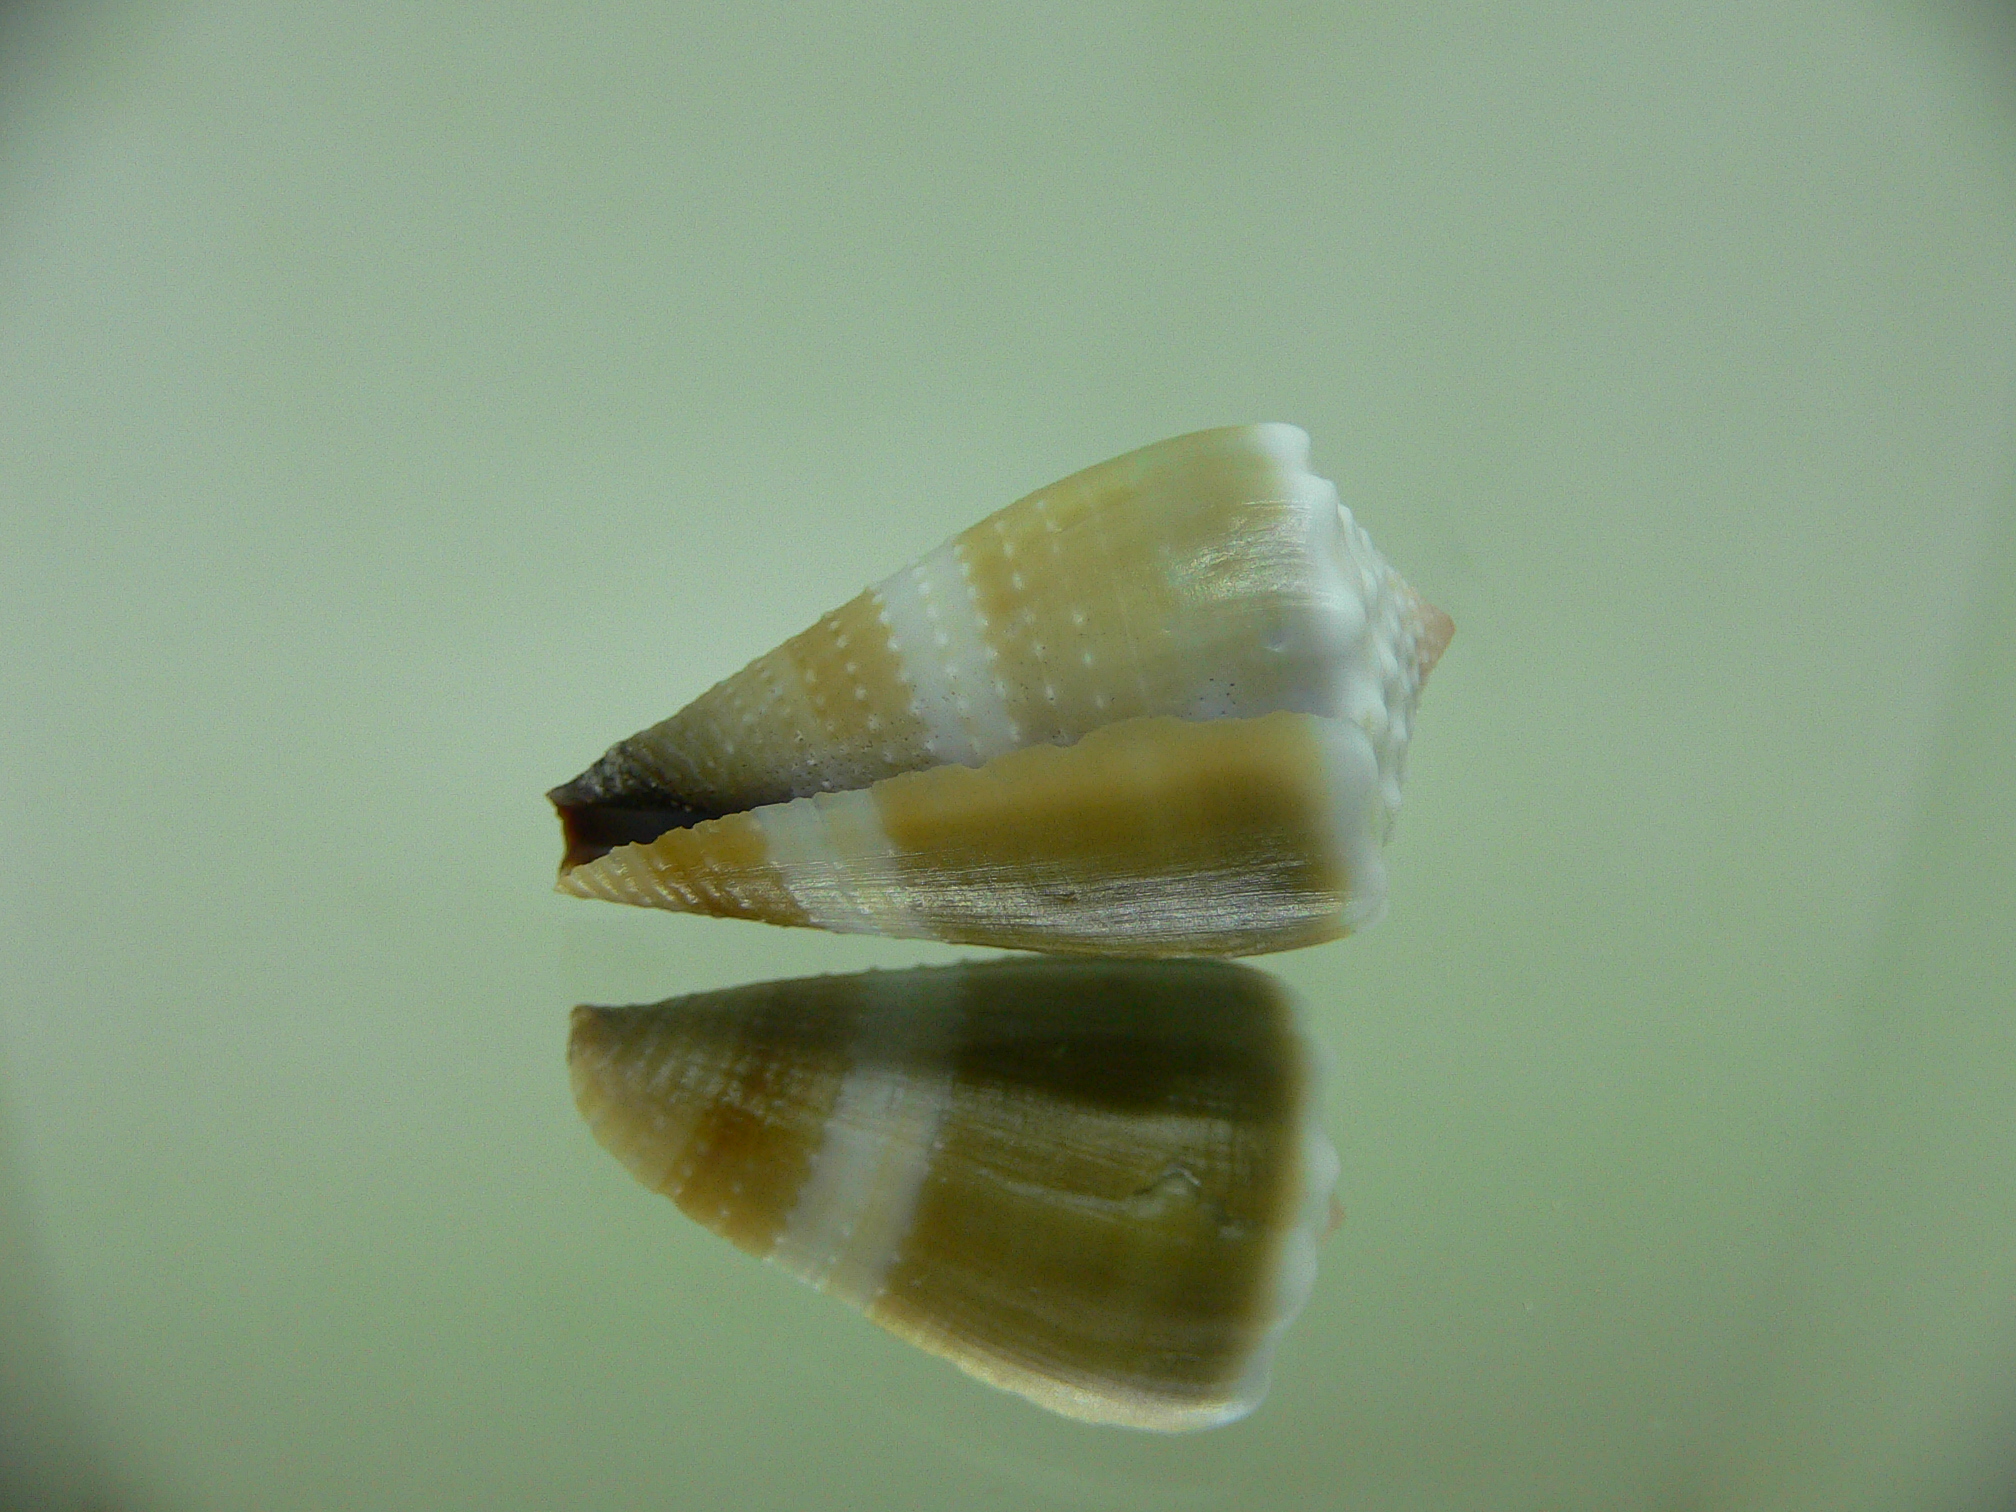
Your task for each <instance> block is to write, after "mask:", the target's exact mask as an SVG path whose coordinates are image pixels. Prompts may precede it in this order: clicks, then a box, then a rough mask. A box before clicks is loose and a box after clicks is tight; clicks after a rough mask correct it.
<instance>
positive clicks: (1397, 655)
mask: <svg viewBox="0 0 2016 1512" xmlns="http://www.w3.org/2000/svg"><path fill="white" fill-rule="evenodd" d="M1307 458H1308V437H1307V436H1306V435H1305V434H1304V433H1303V432H1301V431H1300V430H1297V429H1295V428H1294V427H1292V426H1285V425H1254V426H1237V427H1229V428H1226V429H1221V430H1214V431H1202V432H1198V433H1196V434H1194V435H1190V436H1182V437H1178V438H1176V439H1174V440H1171V441H1165V442H1161V443H1158V444H1157V445H1154V446H1149V447H1144V448H1142V449H1141V450H1139V451H1136V452H1131V453H1129V454H1127V455H1126V456H1123V457H1119V458H1115V459H1114V460H1112V461H1110V462H1106V463H1102V464H1100V465H1099V466H1097V467H1093V468H1089V469H1087V470H1086V471H1084V472H1081V473H1078V474H1075V475H1074V476H1072V477H1070V478H1067V479H1065V480H1063V481H1062V482H1060V483H1057V484H1053V485H1052V486H1050V487H1049V488H1046V489H1041V490H1039V491H1038V492H1036V493H1034V494H1031V495H1029V496H1028V497H1027V498H1025V499H1022V500H1020V501H1019V502H1017V503H1015V504H1011V505H1009V506H1008V507H1007V508H1005V509H1003V510H1001V511H999V512H998V513H996V514H994V515H992V516H990V517H989V518H987V519H985V520H983V521H981V522H980V523H979V524H978V525H975V526H973V527H972V528H971V529H969V530H967V531H965V532H963V533H962V534H961V535H959V536H957V537H955V538H954V539H953V540H952V541H950V542H948V543H947V544H946V545H944V546H942V547H940V548H938V549H937V550H936V551H934V552H931V553H929V554H928V555H926V556H925V557H923V558H922V559H920V560H919V561H918V562H916V563H914V564H913V565H912V566H910V567H908V568H906V569H904V570H903V571H900V572H897V573H895V574H893V575H891V576H890V577H889V578H886V579H884V580H883V581H882V582H881V583H879V584H877V585H876V586H875V587H873V588H870V589H868V590H867V591H865V592H863V593H862V594H860V595H858V596H857V597H856V598H854V599H853V600H851V601H850V602H849V603H847V604H845V605H843V606H841V608H839V609H837V610H835V611H833V612H832V613H830V614H828V615H826V616H824V617H823V618H822V619H820V620H819V621H818V623H816V624H814V625H813V626H811V627H810V628H809V629H807V630H805V631H804V632H802V633H800V634H799V635H796V636H794V637H792V638H791V639H790V640H788V641H786V642H785V643H784V644H783V645H781V646H779V647H778V648H776V649H775V650H773V651H771V652H769V653H767V654H766V655H764V656H762V657H759V658H757V660H756V661H754V662H752V663H751V664H750V665H749V666H748V667H746V668H744V669H743V670H742V671H741V672H739V673H737V674H735V675H734V676H733V677H730V678H728V679H727V680H726V681H724V682H722V683H719V684H717V685H716V686H715V687H714V688H712V689H711V690H709V691H708V692H706V693H704V694H702V695H701V696H700V697H699V698H697V699H695V700H694V701H693V702H692V703H691V704H689V705H687V706H686V707H685V708H684V709H682V710H680V711H679V712H678V713H677V714H675V715H673V716H672V717H671V718H670V719H667V720H665V721H663V722H661V723H660V724H657V725H654V726H652V727H651V728H649V729H647V730H644V731H641V732H639V733H638V734H637V735H634V736H632V737H630V738H629V739H628V740H625V741H622V742H619V743H618V744H617V745H616V746H614V747H612V748H611V749H610V750H609V751H608V753H607V754H605V755H604V756H603V757H602V758H601V759H600V760H599V761H597V762H596V763H595V764H594V765H593V766H591V767H590V768H589V769H588V770H587V771H585V772H583V773H582V774H581V775H580V776H579V777H576V778H575V779H574V780H573V781H571V782H569V783H567V784H565V785H563V786H562V787H560V788H556V789H555V790H554V791H553V793H552V794H551V797H552V799H553V801H554V803H555V805H556V807H558V809H559V810H560V813H561V817H562V822H563V827H564V829H565V832H566V841H567V846H566V858H565V860H564V861H563V863H562V869H561V878H560V886H561V888H562V890H563V891H568V892H572V893H576V894H578V895H581V896H588V897H603V898H611V899H615V900H618V901H624V902H632V903H643V904H649V905H652V906H657V907H665V908H672V909H678V910H682V911H688V912H703V913H714V914H725V915H728V916H732V917H744V918H760V919H766V920H769V921H771V922H775V923H787V924H812V925H817V926H819V927H823V928H829V929H842V930H870V931H874V932H878V933H885V934H899V935H908V936H916V937H922V938H934V939H941V940H948V941H953V942H956V943H967V944H1006V945H1018V946H1024V947H1027V948H1036V949H1062V950H1081V951H1091V952H1095V953H1123V954H1168V955H1176V954H1230V955H1238V954H1252V953H1258V952H1261V951H1267V950H1281V949H1289V948H1293V947H1294V946H1297V945H1303V944H1310V943H1314V942H1315V941H1317V940H1321V939H1327V938H1332V937H1334V936H1335V935H1338V934H1341V933H1345V932H1347V931H1348V930H1349V929H1351V928H1353V927H1355V926H1356V925H1358V924H1360V923H1363V922H1366V921H1368V920H1369V919H1371V918H1373V917H1376V916H1377V913H1378V912H1379V909H1380V906H1381V900H1382V898H1383V889H1384V883H1383V876H1382V874H1381V872H1380V868H1379V864H1378V847H1379V845H1380V844H1381V843H1382V842H1383V841H1384V839H1385V837H1386V833H1387V831H1388V829H1389V828H1390V825H1391V820H1392V815H1393V812H1394V810H1395V809H1396V808H1397V806H1398V803H1399V797H1400V781H1401V775H1402V770H1403V767H1404V759H1405V752H1406V746H1407V740H1408V737H1409V735H1410V734H1411V728H1412V722H1413V717H1414V709H1415V704H1416V700H1417V698H1418V696H1419V692H1420V687H1421V684H1422V681H1423V679H1425V677H1426V676H1427V674H1428V672H1429V670H1430V669H1431V668H1432V667H1433V665H1434V663H1435V660H1436V658H1437V657H1439V655H1440V654H1441V651H1442V649H1443V647H1444V646H1445V645H1446V644H1447V642H1448V639H1449V635H1450V633H1451V626H1450V622H1449V619H1448V617H1447V616H1446V615H1444V614H1442V613H1441V612H1440V611H1439V610H1436V609H1433V608H1432V607H1430V606H1428V605H1426V604H1425V603H1424V602H1423V601H1422V600H1421V599H1420V598H1419V597H1418V595H1416V594H1415V593H1414V591H1413V590H1412V589H1411V588H1410V587H1409V586H1408V585H1407V584H1406V583H1405V582H1404V581H1403V580H1402V579H1401V578H1400V577H1399V575H1398V574H1397V573H1395V572H1394V571H1393V569H1392V568H1391V567H1390V566H1389V565H1387V563H1386V562H1385V560H1384V559H1383V558H1382V557H1380V555H1379V554H1378V552H1377V551H1376V550H1375V549H1374V548H1373V546H1372V544H1371V542H1370V540H1369V539H1367V538H1366V536H1365V534H1364V532H1363V531H1362V530H1360V529H1359V528H1358V527H1357V525H1356V524H1355V523H1354V522H1353V521H1352V519H1351V516H1350V514H1349V512H1348V511H1346V510H1344V509H1343V508H1342V507H1341V506H1340V505H1339V503H1338V500H1337V494H1336V490H1335V489H1334V488H1333V487H1332V486H1331V485H1330V484H1329V483H1328V482H1327V481H1325V480H1324V479H1322V478H1320V477H1317V476H1316V475H1315V474H1313V473H1311V472H1310V471H1309V470H1308V465H1307ZM1290 723H1295V724H1297V726H1298V728H1297V730H1296V732H1295V733H1293V734H1290V733H1288V726H1289V724H1290ZM1205 730H1209V731H1211V732H1212V738H1210V739H1200V738H1198V737H1199V732H1201V731H1205ZM1094 734H1098V735H1100V736H1102V737H1105V743H1104V744H1103V745H1102V744H1101V743H1100V742H1094V741H1091V740H1090V739H1089V737H1091V736H1093V735H1094ZM1291 746H1292V747H1293V748H1294V751H1295V754H1292V755H1291V754H1290V751H1289V748H1290V747H1291ZM1214 763H1215V765H1214ZM1212 771H1215V772H1216V773H1217V776H1216V777H1215V778H1213V777H1210V776H1208V775H1207V774H1208V773H1210V772H1212ZM1186 773H1187V774H1188V775H1187V778H1186V776H1185V774H1186ZM1256 773H1263V774H1264V776H1261V777H1260V778H1259V779H1258V782H1257V786H1256V788H1255V791H1256V792H1258V793H1260V794H1261V795H1263V797H1264V799H1265V803H1264V804H1263V806H1265V807H1268V808H1269V811H1270V813H1272V814H1273V815H1274V816H1275V817H1276V818H1277V819H1282V816H1285V815H1288V814H1291V813H1292V814H1293V815H1294V816H1295V817H1294V818H1293V820H1292V821H1289V820H1286V819H1282V822H1281V823H1279V824H1277V825H1276V826H1275V827H1274V828H1272V829H1269V830H1268V831H1267V832H1266V834H1265V836H1264V837H1263V843H1249V841H1248V840H1246V839H1243V838H1242V837H1241V834H1240V830H1239V820H1240V816H1239V814H1238V813H1237V812H1236V811H1237V810H1238V809H1239V807H1240V803H1239V801H1238V795H1236V794H1235V793H1233V792H1232V791H1230V790H1229V789H1227V788H1226V787H1225V786H1224V784H1225V782H1226V781H1227V780H1230V779H1231V778H1233V777H1238V778H1241V779H1244V778H1247V777H1251V776H1254V774H1256ZM924 779H929V781H928V782H927V781H925V780H924ZM1214 782H1215V783H1216V784H1217V786H1216V788H1215V789H1214V788H1213V785H1212V784H1213V783H1214ZM1214 792H1215V797H1214ZM925 811H928V813H929V815H930V816H931V817H930V819H929V822H925V821H924V820H923V819H922V818H920V815H921V814H922V813H924V812H925ZM1101 814H1108V815H1121V814H1129V815H1132V816H1134V818H1133V821H1132V822H1133V824H1134V828H1133V829H1131V830H1129V829H1127V828H1126V827H1125V826H1123V825H1120V824H1118V823H1108V824H1101V823H1097V822H1094V821H1095V816H1098V815H1101ZM1031 835H1035V836H1038V837H1042V836H1048V837H1049V839H1050V841H1051V842H1053V843H1049V844H1048V845H1047V846H1046V845H1045V844H1042V843H1035V842H1032V841H1031V840H1030V838H1029V837H1030V836H1031ZM1074 837H1075V838H1074ZM1185 868H1188V869H1189V871H1188V873H1187V875H1188V876H1189V878H1190V885H1188V886H1187V887H1185V886H1183V885H1181V878H1182V876H1184V875H1186V873H1185V872H1184V869H1185ZM1185 897H1187V898H1190V899H1191V900H1193V905H1194V906H1191V907H1190V908H1189V909H1188V910H1187V913H1186V910H1185V909H1184V908H1182V907H1181V906H1179V903H1180V900H1181V899H1182V898H1185ZM1207 915H1208V919H1207V917H1206V916H1207ZM1200 921H1201V923H1200Z"/></svg>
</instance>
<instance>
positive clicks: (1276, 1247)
mask: <svg viewBox="0 0 2016 1512" xmlns="http://www.w3.org/2000/svg"><path fill="white" fill-rule="evenodd" d="M568 1056H569V1062H570V1065H571V1068H572V1073H573V1080H574V1094H575V1099H576V1101H577V1103H578V1104H579V1106H580V1109H581V1112H582V1114H583V1116H584V1117H585V1118H586V1119H587V1121H588V1123H589V1125H590V1127H591V1128H592V1129H593V1131H594V1134H595V1137H596V1138H597V1139H598V1140H599V1141H600V1142H601V1143H602V1144H603V1145H604V1146H605V1147H606V1148H607V1149H608V1150H609V1151H610V1152H611V1153H612V1154H614V1155H615V1156H616V1157H617V1158H618V1159H620V1160H621V1161H622V1162H623V1163H624V1164H625V1165H626V1166H627V1167H628V1168H629V1169H630V1171H631V1172H632V1173H633V1174H634V1175H635V1176H636V1177H637V1178H638V1180H640V1181H641V1182H643V1183H644V1185H646V1186H648V1187H650V1188H651V1189H653V1190H654V1191H658V1192H662V1193H663V1194H665V1195H666V1196H668V1197H670V1198H672V1199H673V1201H674V1202H676V1203H677V1204H678V1205H679V1206H680V1208H681V1209H682V1210H684V1211H685V1212H686V1213H687V1215H688V1216H690V1217H692V1218H694V1219H695V1220H697V1221H698V1222H700V1223H702V1224H704V1225H705V1226H706V1227H708V1228H710V1229H712V1230H714V1231H715V1232H716V1233H718V1234H721V1235H722V1236H724V1237H726V1238H727V1239H729V1240H731V1241H732V1242H734V1243H735V1244H736V1245H738V1246H739V1247H741V1248H742V1249H744V1250H746V1251H748V1252H749V1253H751V1254H754V1255H757V1256H760V1257H762V1258H764V1259H766V1260H768V1261H770V1262H771V1263H773V1264H775V1265H777V1266H779V1267H781V1268H783V1269H784V1270H786V1271H788V1272H790V1273H791V1274H793V1275H795V1276H797V1277H799V1278H800V1279H802V1280H805V1281H808V1282H810V1283H811V1284H812V1285H814V1286H816V1287H818V1288H819V1289H820V1290H822V1291H825V1292H828V1293H830V1294H832V1295H834V1296H837V1297H839V1298H840V1299H841V1300H843V1301H845V1302H847V1303H849V1304H850V1305H851V1306H854V1307H856V1308H858V1309H860V1310H861V1311H863V1312H865V1313H866V1314H867V1315H868V1317H870V1318H871V1319H872V1320H873V1321H875V1322H876V1323H878V1324H880V1325H881V1326H882V1327H884V1328H886V1329H888V1330H889V1331H890V1332H892V1333H894V1334H896V1335H898V1336H899V1337H901V1338H904V1339H906V1340H908V1341H910V1342H911V1343H913V1344H916V1345H918V1346H919V1347H921V1348H923V1349H926V1350H928V1351H930V1352H931V1353H933V1354H937V1355H941V1356H943V1357H945V1358H946V1359H949V1360H951V1361H953V1362H954V1363H955V1364H957V1365H958V1366H959V1367H960V1368H961V1369H963V1370H965V1371H966V1372H967V1373H969V1374H971V1375H974V1376H976V1377H978V1378H980V1379H981V1380H984V1381H988V1382H990V1383H992V1384H993V1385H996V1386H1001V1387H1005V1388H1006V1389H1008V1390H1010V1391H1014V1392H1018V1393H1020V1394H1021V1395H1023V1396H1025V1397H1027V1398H1029V1399H1030V1400H1032V1401H1034V1402H1036V1403H1038V1404H1039V1405H1041V1406H1044V1407H1047V1408H1050V1409H1051V1410H1053V1411H1056V1412H1061V1413H1064V1414H1066V1415H1068V1416H1071V1417H1076V1418H1081V1419H1085V1420H1088V1421H1092V1422H1102V1423H1121V1424H1127V1425H1130V1426H1134V1427H1140V1428H1156V1429H1184V1428H1201V1427H1208V1426H1211V1425H1213V1424H1216V1423H1222V1422H1227V1421H1230V1420H1231V1419H1233V1418H1236V1417H1239V1416H1242V1415H1244V1414H1245V1413H1246V1412H1248V1411H1250V1410H1251V1409H1252V1408H1253V1407H1254V1406H1255V1405H1256V1404H1257V1403H1258V1401H1259V1400H1260V1398H1261V1396H1262V1395H1263V1394H1264V1393H1265V1391H1266V1388H1267V1378H1268V1370H1269V1365H1270V1362H1271V1359H1272V1355H1273V1351H1274V1346H1275V1344H1276V1342H1277V1340H1278V1339H1279V1337H1280V1335H1281V1334H1282V1332H1283V1330H1285V1329H1286V1327H1287V1326H1288V1324H1289V1323H1290V1322H1291V1321H1292V1319H1293V1318H1294V1317H1295V1315H1296V1314H1297V1313H1298V1312H1299V1311H1300V1309H1301V1307H1302V1305H1303V1303H1304V1302H1305V1301H1306V1300H1307V1297H1308V1295H1309V1291H1310V1288H1311V1286H1312V1285H1313V1283H1314V1275H1315V1253H1316V1243H1317V1241H1318V1239H1319V1238H1320V1237H1321V1236H1322V1234H1323V1233H1324V1232H1326V1231H1327V1229H1328V1227H1329V1224H1330V1221H1331V1216H1330V1215H1331V1189H1332V1187H1333V1185H1334V1183H1335V1178H1336V1173H1337V1157H1336V1152H1335V1150H1334V1149H1333V1148H1332V1147H1331V1145H1330V1143H1329V1141H1328V1139H1327V1138H1326V1137H1325V1136H1324V1135H1323V1133H1322V1131H1321V1129H1320V1127H1319V1126H1318V1124H1317V1122H1316V1120H1315V1115H1314V1107H1313V1104H1314V1093H1315V1088H1314V1085H1313V1078H1312V1074H1311V1070H1310V1057H1309V1054H1308V1050H1307V1046H1306V1042H1305V1041H1304V1039H1303V1038H1302V1036H1301V1034H1300V1032H1299V1031H1298V1029H1297V1027H1296V1025H1295V1021H1294V1017H1293V1014H1292V1011H1291V1009H1290V1006H1289V1004H1288V1002H1287V1000H1286V998H1285V995H1284V994H1283V992H1282V991H1281V989H1280V988H1279V987H1278V986H1277V985H1276V984H1275V983H1274V982H1273V981H1272V980H1271V979H1270V978H1268V977H1266V976H1264V975H1262V974H1260V973H1258V972H1254V971H1250V970H1247V969H1245V968H1241V967H1234V966H1228V965H1223V964H1218V963H1212V962H1155V963H1148V962H1068V961H1049V960H1007V961H996V962H990V963H986V964H982V965H968V966H957V967H950V968H936V969H928V970H918V971H909V972H892V973H868V974H866V975H863V976H854V977H825V978H817V979H812V980H806V981H796V982H778V983H766V984H761V985H758V986H753V987H744V988H738V989H735V990H732V991H727V992H717V993H703V994H700V995H697V996H694V997H689V998H681V999H674V1000H672V1001H670V1002H667V1003H661V1004H658V1005H656V1006H653V1007H648V1008H628V1009H604V1008H581V1009H577V1010H576V1011H575V1016H574V1024H573V1033H572V1036H571V1038H570V1041H569V1046H568Z"/></svg>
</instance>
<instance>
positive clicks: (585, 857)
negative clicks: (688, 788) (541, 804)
mask: <svg viewBox="0 0 2016 1512" xmlns="http://www.w3.org/2000/svg"><path fill="white" fill-rule="evenodd" d="M583 785H584V784H583V781H582V779H581V778H578V777H577V778H576V779H575V780H574V781H572V782H569V783H566V784H564V785H562V786H560V787H556V788H554V789H553V791H552V792H550V793H548V794H547V795H546V796H547V797H548V798H549V799H551V800H552V803H553V807H554V808H555V809H557V810H559V813H560V835H561V840H562V842H563V845H564V853H563V854H562V856H561V858H560V871H561V873H562V875H565V874H566V873H567V872H570V871H572V870H573V869H574V868H575V867H577V866H581V865H584V864H585V863H587V862H590V861H593V860H595V859H597V858H598V857H601V856H606V855H608V854H609V852H611V851H612V850H614V849H616V847H617V846H619V845H647V844H649V843H650V842H651V841H653V840H656V839H657V838H658V837H659V836H660V835H662V834H664V833H666V832H667V831H668V830H675V829H686V828H688V827H690V826H692V825H695V824H699V823H701V822H703V821H704V820H708V819H718V818H720V817H721V816H720V815H719V814H718V813H713V812H709V811H708V810H705V809H697V808H691V807H689V806H687V805H686V804H683V803H679V802H677V801H675V800H674V799H672V798H670V797H668V796H666V795H664V794H659V793H627V794H624V795H623V796H622V797H621V798H601V797H596V796H592V795H591V794H587V793H583V792H582V791H581V789H582V787H583Z"/></svg>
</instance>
